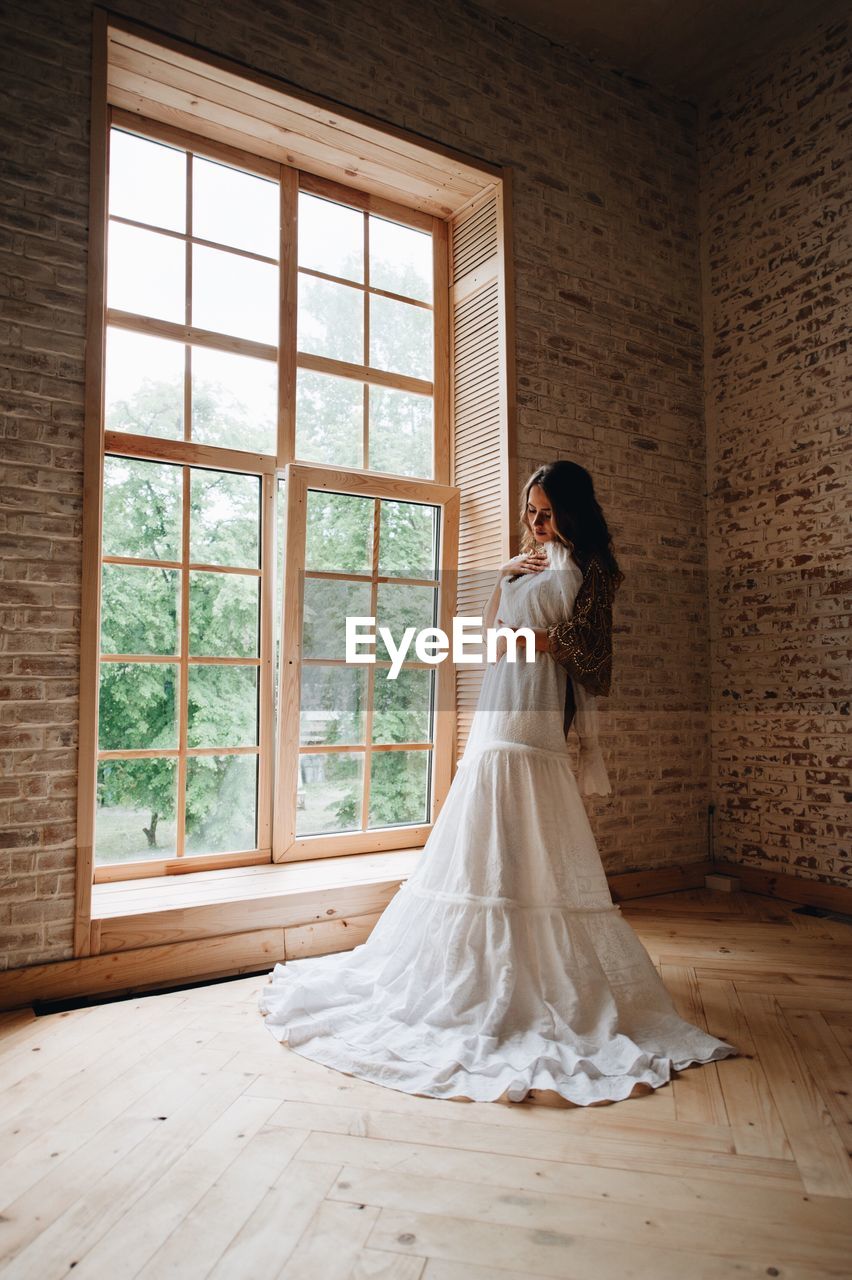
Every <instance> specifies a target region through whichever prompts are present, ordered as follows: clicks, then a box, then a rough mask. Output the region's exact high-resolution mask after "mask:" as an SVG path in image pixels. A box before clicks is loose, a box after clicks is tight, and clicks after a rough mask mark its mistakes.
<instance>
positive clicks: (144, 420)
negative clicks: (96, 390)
mask: <svg viewBox="0 0 852 1280" xmlns="http://www.w3.org/2000/svg"><path fill="white" fill-rule="evenodd" d="M184 364H185V348H184V347H183V345H182V343H180V342H169V341H168V339H166V338H149V337H148V336H147V334H142V333H130V332H128V331H127V330H125V329H112V328H110V329H107V340H106V396H105V404H104V422H105V426H106V429H107V431H133V432H135V433H136V434H137V435H140V436H166V437H167V438H168V439H169V440H182V439H183V377H184Z"/></svg>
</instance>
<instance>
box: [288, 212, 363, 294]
mask: <svg viewBox="0 0 852 1280" xmlns="http://www.w3.org/2000/svg"><path fill="white" fill-rule="evenodd" d="M299 266H300V267H310V268H311V269H312V270H313V271H324V272H325V274H326V275H328V276H341V277H342V278H343V279H344V280H357V281H358V282H359V283H361V282H363V279H364V215H363V213H361V212H360V211H359V210H358V209H347V208H346V206H345V205H342V204H333V203H332V201H330V200H322V199H320V198H319V197H318V196H309V195H306V194H305V193H304V192H300V194H299Z"/></svg>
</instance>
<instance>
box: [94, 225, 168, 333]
mask: <svg viewBox="0 0 852 1280" xmlns="http://www.w3.org/2000/svg"><path fill="white" fill-rule="evenodd" d="M107 261H108V270H107V306H110V307H115V308H116V310H118V311H134V312H136V313H137V314H138V315H141V316H154V317H155V318H156V319H158V320H174V321H176V322H177V323H178V324H183V322H184V320H185V319H186V293H185V283H184V276H185V274H186V248H185V244H184V241H183V240H176V239H175V238H174V237H173V236H163V235H160V234H159V232H157V231H142V230H140V228H139V227H126V226H125V225H124V224H123V223H121V222H111V223H110V224H109V252H108V259H107Z"/></svg>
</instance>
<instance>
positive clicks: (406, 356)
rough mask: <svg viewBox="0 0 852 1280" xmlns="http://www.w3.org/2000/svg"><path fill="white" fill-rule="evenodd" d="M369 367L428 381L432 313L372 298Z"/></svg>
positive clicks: (403, 303) (386, 299) (420, 308)
mask: <svg viewBox="0 0 852 1280" xmlns="http://www.w3.org/2000/svg"><path fill="white" fill-rule="evenodd" d="M370 364H371V366H372V367H373V368H374V369H387V370H388V371H389V372H391V373H404V374H407V375H408V376H409V377H411V378H428V379H429V380H430V381H431V379H432V376H433V372H434V370H433V365H432V312H431V311H427V310H425V308H423V307H414V306H412V305H411V303H410V302H397V301H396V300H395V299H394V298H382V297H380V296H378V295H377V294H371V295H370Z"/></svg>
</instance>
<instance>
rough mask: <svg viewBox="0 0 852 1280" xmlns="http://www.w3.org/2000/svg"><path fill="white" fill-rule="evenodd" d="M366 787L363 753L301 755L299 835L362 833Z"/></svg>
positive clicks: (297, 832)
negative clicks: (339, 832) (340, 832)
mask: <svg viewBox="0 0 852 1280" xmlns="http://www.w3.org/2000/svg"><path fill="white" fill-rule="evenodd" d="M363 787H364V756H363V754H362V753H361V752H360V751H341V752H336V751H335V752H330V753H328V754H326V753H321V752H316V753H315V754H314V753H311V754H310V755H302V756H299V783H298V790H297V793H296V835H297V836H311V835H319V834H320V833H322V832H332V831H358V830H360V827H361V814H362V812H363V809H364V802H363V796H364V791H363Z"/></svg>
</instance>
